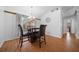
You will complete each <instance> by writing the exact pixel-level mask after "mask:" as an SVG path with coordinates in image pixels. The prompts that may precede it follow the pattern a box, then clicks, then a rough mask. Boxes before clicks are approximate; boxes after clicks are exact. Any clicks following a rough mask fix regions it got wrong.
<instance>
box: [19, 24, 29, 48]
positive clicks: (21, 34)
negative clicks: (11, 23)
mask: <svg viewBox="0 0 79 59" xmlns="http://www.w3.org/2000/svg"><path fill="white" fill-rule="evenodd" d="M18 27H19V29H20V39H19V45H20V48H21V47H22V44H23V42H24V41H23V38H24V37H27V38H28V40H27V41H29V38H30V36H29V35H30V32H28V31H27V33H25V34H24V32H23V29H22V26H21V25H20V24H19V25H18Z"/></svg>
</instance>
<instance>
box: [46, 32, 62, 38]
mask: <svg viewBox="0 0 79 59" xmlns="http://www.w3.org/2000/svg"><path fill="white" fill-rule="evenodd" d="M46 35H49V36H53V37H57V38H62V35H51V34H48V33H46Z"/></svg>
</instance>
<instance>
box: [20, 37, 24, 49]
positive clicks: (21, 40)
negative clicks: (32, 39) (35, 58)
mask: <svg viewBox="0 0 79 59" xmlns="http://www.w3.org/2000/svg"><path fill="white" fill-rule="evenodd" d="M19 44H20V48H21V47H22V44H23V38H22V37H20V41H19Z"/></svg>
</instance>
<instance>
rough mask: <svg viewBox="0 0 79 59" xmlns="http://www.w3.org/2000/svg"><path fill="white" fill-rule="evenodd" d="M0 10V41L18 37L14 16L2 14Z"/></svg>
mask: <svg viewBox="0 0 79 59" xmlns="http://www.w3.org/2000/svg"><path fill="white" fill-rule="evenodd" d="M2 9H5V7H3V8H2V7H1V10H0V41H6V40H10V39H15V38H16V37H17V36H18V27H17V24H18V22H17V19H16V15H13V14H9V13H5V12H3V10H2Z"/></svg>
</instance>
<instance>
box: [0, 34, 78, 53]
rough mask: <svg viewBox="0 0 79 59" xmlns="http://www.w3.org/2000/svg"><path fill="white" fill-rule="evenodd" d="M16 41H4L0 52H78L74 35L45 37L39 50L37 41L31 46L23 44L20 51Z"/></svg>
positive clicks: (27, 43)
mask: <svg viewBox="0 0 79 59" xmlns="http://www.w3.org/2000/svg"><path fill="white" fill-rule="evenodd" d="M18 40H19V39H15V40H9V41H6V42H5V43H4V44H3V46H2V48H0V51H3V52H19V51H22V52H25V51H26V52H78V51H79V39H76V38H75V36H74V35H69V34H67V35H65V36H64V37H63V38H61V39H60V38H56V37H52V36H46V42H47V44H46V45H45V44H44V43H42V47H41V48H39V45H38V41H37V42H35V43H33V44H31V43H30V42H29V41H27V42H24V43H23V46H22V48H21V50H20V48H19V47H18Z"/></svg>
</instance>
